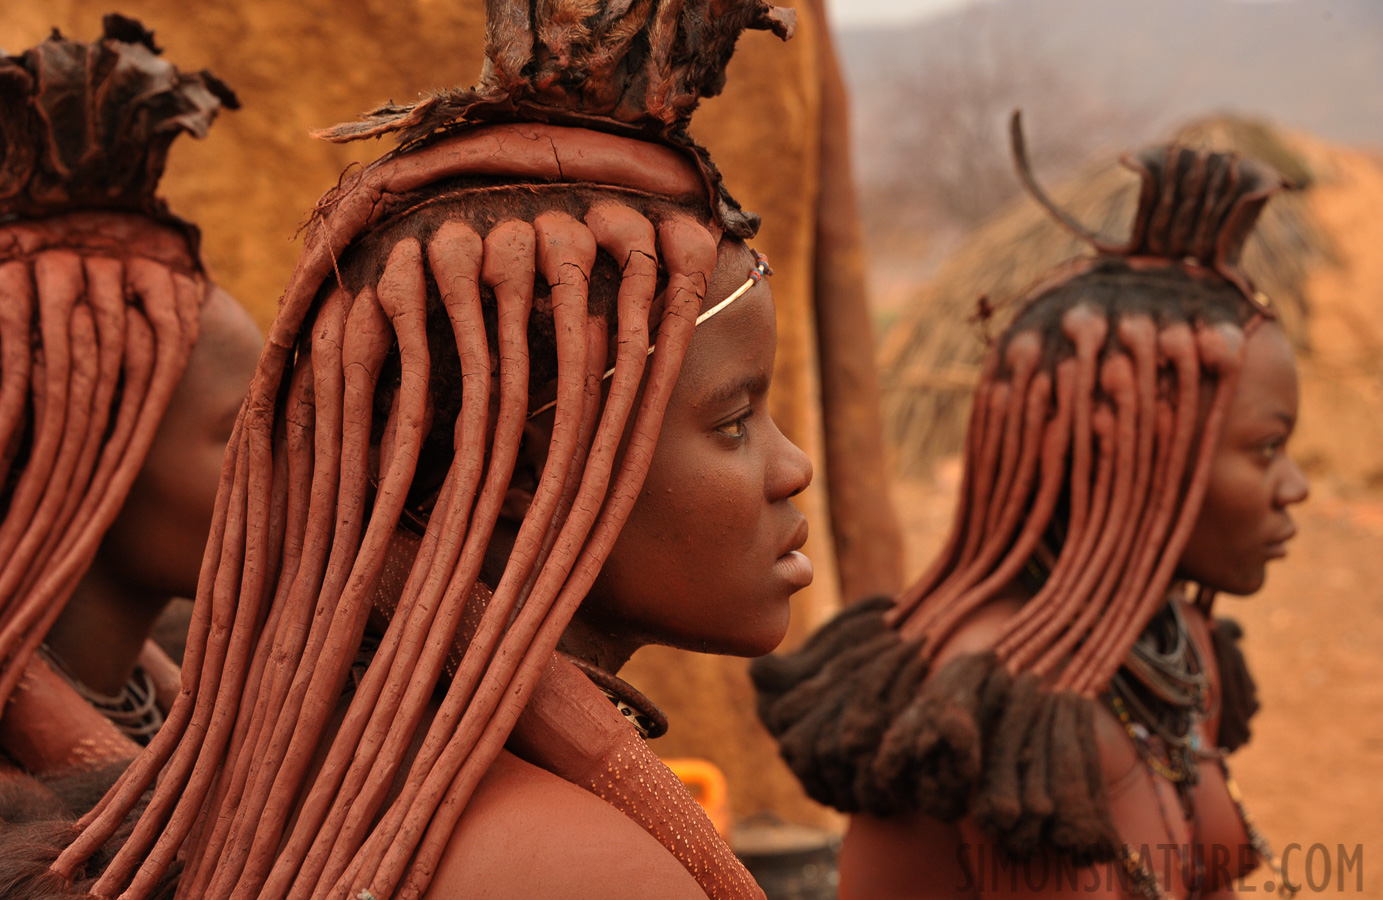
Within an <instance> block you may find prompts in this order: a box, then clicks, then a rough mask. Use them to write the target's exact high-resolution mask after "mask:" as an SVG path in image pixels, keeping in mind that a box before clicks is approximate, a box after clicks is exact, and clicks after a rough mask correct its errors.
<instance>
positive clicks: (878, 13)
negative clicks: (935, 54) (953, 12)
mask: <svg viewBox="0 0 1383 900" xmlns="http://www.w3.org/2000/svg"><path fill="white" fill-rule="evenodd" d="M972 2H975V0H826V7H827V9H828V10H829V11H830V14H831V20H832V21H833V22H835V24H836V25H843V26H847V27H848V26H851V25H878V24H882V23H884V22H902V21H907V20H909V19H920V18H922V17H923V16H928V15H934V14H935V13H938V12H944V11H946V10H950V9H956V8H958V7H961V6H967V5H969V4H970V3H972Z"/></svg>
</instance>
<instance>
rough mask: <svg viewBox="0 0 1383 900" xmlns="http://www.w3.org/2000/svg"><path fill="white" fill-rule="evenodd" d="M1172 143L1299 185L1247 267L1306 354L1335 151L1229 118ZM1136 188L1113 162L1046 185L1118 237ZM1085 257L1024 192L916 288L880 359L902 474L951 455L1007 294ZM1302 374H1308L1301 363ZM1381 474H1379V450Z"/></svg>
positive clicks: (1333, 264) (1273, 206)
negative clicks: (983, 303)
mask: <svg viewBox="0 0 1383 900" xmlns="http://www.w3.org/2000/svg"><path fill="white" fill-rule="evenodd" d="M1175 140H1177V141H1178V142H1181V143H1185V144H1190V145H1193V146H1208V147H1212V148H1214V149H1217V150H1233V151H1236V152H1238V153H1240V154H1241V155H1244V156H1249V157H1253V158H1256V159H1259V160H1262V161H1264V162H1267V163H1269V164H1270V165H1272V166H1273V167H1274V168H1276V169H1277V170H1278V171H1279V172H1280V173H1282V174H1283V175H1284V176H1286V177H1287V178H1288V179H1289V180H1291V181H1293V182H1294V183H1296V184H1297V185H1298V186H1300V188H1301V190H1300V191H1297V192H1292V193H1288V194H1285V195H1279V196H1278V197H1277V198H1275V199H1274V200H1273V201H1272V202H1271V203H1269V204H1268V207H1267V210H1266V211H1265V213H1264V214H1263V216H1262V218H1261V219H1260V220H1259V226H1258V229H1257V231H1256V233H1255V235H1254V237H1253V238H1252V239H1251V240H1250V241H1249V243H1248V245H1247V246H1246V248H1245V252H1244V268H1245V270H1246V271H1247V272H1248V273H1249V275H1250V276H1251V277H1252V278H1253V280H1254V282H1255V283H1256V285H1257V287H1258V288H1259V289H1260V290H1262V291H1263V292H1265V293H1266V294H1267V295H1268V296H1269V297H1270V298H1271V300H1272V302H1273V304H1274V306H1275V307H1276V309H1277V311H1278V314H1279V315H1280V316H1281V318H1282V321H1283V323H1284V325H1285V326H1286V328H1287V329H1288V332H1289V334H1290V335H1291V336H1292V339H1293V340H1294V342H1295V343H1296V345H1297V347H1298V349H1299V351H1300V352H1301V354H1302V357H1303V360H1304V361H1305V360H1309V359H1311V358H1313V355H1314V354H1313V352H1312V351H1313V344H1314V343H1315V336H1314V332H1313V329H1312V328H1311V327H1310V320H1311V318H1312V316H1313V315H1314V313H1315V306H1316V305H1317V303H1318V298H1317V296H1316V294H1315V293H1314V292H1313V285H1314V282H1315V281H1316V279H1315V278H1314V275H1315V274H1316V273H1317V272H1318V271H1320V270H1323V269H1333V268H1338V267H1340V266H1341V265H1342V264H1343V263H1342V259H1341V254H1340V251H1339V248H1338V246H1337V244H1338V241H1337V240H1336V237H1337V236H1336V235H1335V234H1333V233H1332V232H1331V229H1330V228H1328V227H1325V225H1324V224H1323V223H1322V221H1321V217H1320V215H1319V211H1318V210H1317V209H1316V206H1317V204H1316V198H1317V195H1318V194H1321V193H1322V192H1323V191H1325V189H1326V187H1327V186H1328V185H1331V183H1332V182H1333V181H1336V180H1338V177H1339V176H1340V174H1341V173H1340V172H1339V171H1338V168H1339V167H1338V166H1337V165H1335V164H1334V162H1333V157H1332V156H1331V155H1330V153H1329V152H1325V151H1323V148H1321V147H1320V145H1318V144H1315V143H1313V142H1311V141H1310V139H1309V138H1300V137H1298V136H1295V135H1290V134H1287V133H1285V132H1282V131H1279V130H1277V129H1275V128H1273V127H1272V126H1269V125H1266V124H1263V123H1260V122H1254V121H1248V120H1243V119H1234V118H1216V119H1210V120H1207V121H1204V122H1199V123H1196V124H1194V125H1191V126H1188V127H1186V128H1184V129H1182V130H1181V131H1180V132H1179V133H1178V134H1176V135H1175ZM1039 177H1040V173H1039ZM1137 183H1138V182H1137V179H1136V177H1135V176H1134V175H1133V174H1132V173H1130V172H1129V171H1128V170H1126V169H1124V168H1123V167H1122V166H1120V165H1119V164H1118V162H1117V160H1115V159H1112V158H1111V159H1107V160H1104V161H1102V162H1101V163H1099V164H1098V165H1096V166H1095V167H1093V168H1092V169H1090V170H1089V171H1087V172H1086V173H1085V174H1084V175H1083V176H1081V177H1078V178H1076V179H1073V180H1072V181H1070V182H1068V183H1066V184H1063V185H1056V186H1051V187H1050V188H1049V190H1050V193H1051V195H1052V197H1053V198H1054V199H1055V200H1056V201H1057V203H1058V204H1059V205H1061V206H1062V207H1063V208H1064V209H1066V210H1068V211H1070V212H1071V213H1072V214H1073V215H1074V216H1075V217H1076V218H1077V219H1078V220H1080V221H1081V222H1083V223H1085V224H1086V225H1087V226H1090V227H1093V228H1095V229H1096V230H1097V231H1099V232H1100V233H1101V234H1104V235H1107V236H1110V237H1122V236H1123V234H1124V233H1126V231H1127V228H1128V225H1127V223H1128V221H1129V218H1130V216H1131V214H1132V210H1133V205H1134V200H1135V193H1134V192H1135V189H1136V186H1137ZM1379 201H1383V197H1378V198H1375V200H1374V203H1375V208H1379V207H1378V206H1377V204H1378V203H1379ZM1381 221H1383V219H1381ZM1089 252H1090V250H1089V248H1088V247H1087V246H1086V245H1085V244H1083V243H1081V242H1080V241H1078V240H1077V239H1076V238H1074V237H1072V236H1071V235H1070V234H1069V233H1068V232H1066V231H1065V230H1063V229H1062V228H1060V227H1059V226H1057V225H1056V224H1055V223H1053V222H1052V221H1051V219H1050V218H1048V216H1047V214H1046V213H1045V212H1043V211H1042V210H1040V209H1039V208H1038V207H1037V204H1035V203H1033V202H1032V201H1031V200H1029V199H1027V198H1026V197H1024V198H1021V199H1019V200H1016V201H1015V202H1014V203H1012V204H1010V205H1009V206H1008V207H1007V208H1005V209H1004V210H1002V211H1001V212H999V213H998V214H996V215H995V216H994V217H993V218H991V219H990V220H989V221H988V222H987V223H986V224H984V225H982V226H980V227H979V228H978V229H977V230H976V231H975V232H974V233H973V234H972V235H971V236H970V237H969V238H968V239H967V240H966V241H965V242H964V243H963V244H962V245H961V247H960V249H959V250H958V251H957V252H956V253H955V254H954V255H953V256H952V257H951V258H950V259H949V260H948V261H947V262H946V263H945V264H944V265H943V266H942V267H941V269H940V270H939V271H938V273H937V275H936V276H935V277H934V278H933V279H932V280H931V281H930V282H928V283H926V284H924V285H922V286H921V287H920V288H919V289H918V290H917V292H916V294H915V296H914V297H913V300H912V302H911V303H910V304H909V305H908V307H907V308H906V310H905V311H904V312H903V314H902V316H901V317H900V319H899V321H898V323H897V324H896V325H895V326H894V327H893V328H892V329H891V330H890V332H889V333H888V334H887V335H886V336H885V339H884V343H883V346H882V348H881V360H880V368H881V382H882V387H883V405H884V427H885V429H886V432H887V435H888V438H889V440H890V441H891V443H892V444H893V446H894V447H895V448H896V450H897V457H898V467H899V470H900V472H901V473H902V474H904V475H909V474H912V475H915V474H919V473H920V472H924V471H926V470H927V469H928V468H929V467H930V466H931V465H932V464H933V463H935V462H936V461H937V460H939V459H941V458H942V457H945V456H946V455H948V454H952V453H956V452H958V451H959V449H960V444H961V440H962V437H963V435H964V429H965V422H966V419H967V417H968V415H969V406H970V392H971V388H972V387H973V385H974V383H975V380H976V378H977V377H978V374H979V364H980V360H981V356H982V355H983V352H984V339H985V336H984V333H983V332H984V330H985V329H988V330H990V331H991V332H997V330H998V329H1001V328H1002V327H1003V325H1004V324H1005V322H1006V317H1007V315H1008V314H1009V313H1010V312H1011V305H1009V304H1007V301H1009V300H1012V299H1013V298H1014V297H1015V296H1016V295H1018V294H1020V293H1021V292H1022V291H1023V289H1024V288H1026V287H1027V286H1028V285H1029V284H1030V283H1032V282H1033V281H1034V280H1035V279H1036V278H1037V277H1038V276H1040V275H1041V274H1042V273H1043V272H1045V271H1046V270H1047V269H1049V268H1051V267H1052V266H1054V265H1056V264H1058V263H1060V262H1062V261H1064V260H1067V259H1070V258H1071V257H1074V256H1078V255H1083V254H1087V253H1089ZM981 297H984V298H987V300H988V301H989V303H991V304H992V305H994V306H996V307H998V309H999V312H998V314H997V315H996V316H995V318H994V319H992V320H991V321H990V322H989V323H988V325H986V326H983V327H982V326H981V324H980V323H978V322H977V319H976V315H975V313H976V310H977V308H978V301H979V299H980V298H981ZM1365 308H1366V309H1367V310H1368V314H1369V315H1371V316H1374V317H1377V316H1378V315H1379V314H1380V313H1383V304H1378V305H1373V306H1371V307H1365ZM1381 364H1383V363H1381ZM1303 372H1304V377H1305V372H1306V368H1305V365H1304V366H1303ZM1307 393H1309V392H1307ZM1380 409H1383V407H1380ZM1380 421H1383V418H1381V419H1380ZM1378 469H1379V471H1380V473H1383V453H1380V462H1379V465H1378ZM1370 477H1371V476H1370Z"/></svg>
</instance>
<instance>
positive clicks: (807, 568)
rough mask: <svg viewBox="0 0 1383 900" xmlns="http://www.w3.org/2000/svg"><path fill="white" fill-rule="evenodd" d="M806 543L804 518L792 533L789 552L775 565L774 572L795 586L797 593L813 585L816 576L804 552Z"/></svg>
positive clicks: (805, 521)
mask: <svg viewBox="0 0 1383 900" xmlns="http://www.w3.org/2000/svg"><path fill="white" fill-rule="evenodd" d="M806 543H807V519H806V517H805V516H803V517H802V518H800V519H798V520H797V527H796V528H794V529H793V531H792V538H791V539H790V540H789V541H788V543H787V550H786V551H785V552H784V553H783V555H782V556H779V557H778V559H777V560H776V561H775V562H774V563H773V571H774V572H775V573H777V574H778V575H779V576H781V577H782V578H783V579H784V580H785V581H787V582H788V583H789V584H791V585H793V590H797V591H800V590H802V588H804V587H806V586H807V585H809V584H811V583H812V575H813V574H814V573H813V570H812V561H811V560H810V559H808V558H807V555H806V554H805V553H803V552H802V547H803V545H804V544H806Z"/></svg>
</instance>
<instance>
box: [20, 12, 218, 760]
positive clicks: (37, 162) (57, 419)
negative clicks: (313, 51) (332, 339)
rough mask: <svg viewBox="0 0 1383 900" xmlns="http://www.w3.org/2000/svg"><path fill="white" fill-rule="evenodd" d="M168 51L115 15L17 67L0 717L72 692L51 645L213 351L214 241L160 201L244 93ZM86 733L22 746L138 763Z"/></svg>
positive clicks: (54, 40)
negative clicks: (209, 251)
mask: <svg viewBox="0 0 1383 900" xmlns="http://www.w3.org/2000/svg"><path fill="white" fill-rule="evenodd" d="M158 53H159V51H158V49H157V48H156V47H155V46H154V43H153V35H152V33H150V32H148V31H146V30H145V29H144V28H143V27H142V26H141V25H140V24H139V23H138V22H136V21H134V20H132V19H125V18H122V17H120V16H114V15H112V16H107V17H106V19H105V30H104V35H103V37H102V38H101V39H100V40H98V41H96V42H94V43H92V44H84V43H79V42H75V41H70V40H67V39H65V38H63V37H62V36H61V35H59V34H57V33H56V32H55V33H54V34H53V36H52V37H51V38H49V39H48V40H47V41H44V42H43V43H42V44H40V45H39V46H37V47H35V48H33V49H32V50H29V51H28V52H27V53H24V54H22V55H20V56H13V57H0V510H3V513H4V518H3V521H2V522H0V710H5V709H6V704H7V703H8V701H9V700H10V698H11V696H12V694H14V692H15V689H16V686H17V685H19V684H20V683H21V680H22V679H28V687H27V690H28V693H29V694H31V695H34V696H42V695H44V692H45V691H48V692H50V695H51V692H53V691H58V692H62V691H67V690H68V689H67V688H66V686H65V685H64V684H63V683H62V682H61V681H60V679H58V678H57V676H56V675H54V674H53V673H52V672H51V670H48V668H47V666H46V665H45V664H44V663H43V662H42V661H40V660H37V659H34V658H33V654H34V651H35V649H36V648H37V647H38V646H39V644H40V643H41V642H42V641H43V639H44V637H45V635H46V634H47V633H48V630H49V629H50V628H51V627H52V625H53V622H54V621H55V620H56V619H57V618H58V616H59V615H60V614H61V613H62V611H63V609H64V607H65V605H66V603H67V601H68V598H69V597H70V596H71V594H72V592H73V590H74V589H75V588H76V586H77V584H78V582H79V581H80V580H81V578H82V576H83V575H84V574H85V573H86V571H87V569H88V567H89V566H90V565H91V562H92V558H93V557H94V555H95V554H96V551H97V548H98V546H99V545H100V543H101V539H102V537H103V536H104V535H105V533H106V529H107V528H109V527H110V525H111V522H112V521H113V520H114V518H115V517H116V514H117V513H118V512H119V511H120V508H121V506H122V505H123V504H124V502H125V498H126V495H127V494H128V492H129V490H130V485H131V483H132V482H133V481H134V479H135V476H136V475H138V474H139V471H140V469H141V467H142V466H143V464H144V458H145V454H146V452H147V451H148V448H149V445H150V442H151V441H152V440H153V437H154V433H155V431H156V429H157V427H158V424H159V422H160V421H161V420H162V418H163V414H164V410H165V408H166V406H167V404H168V400H169V397H170V395H171V394H172V392H173V389H174V388H175V387H176V386H177V384H178V382H179V380H180V379H181V377H182V374H183V369H184V367H185V366H186V363H187V360H188V356H189V355H190V353H191V350H192V346H193V344H194V343H195V342H196V340H197V329H198V320H199V311H200V309H201V307H202V304H203V301H204V299H205V297H206V293H207V288H208V282H207V280H206V278H205V276H204V274H203V270H202V265H201V262H200V259H199V257H198V255H197V232H196V229H195V228H193V227H192V226H191V225H188V224H187V223H185V222H182V221H181V220H179V219H177V218H175V217H174V216H172V215H171V214H170V213H169V212H168V210H167V208H166V206H165V205H164V203H163V201H162V200H160V199H159V198H158V197H156V196H155V190H156V188H157V184H158V179H159V176H160V175H161V174H162V172H163V167H164V161H165V159H166V157H167V153H168V149H169V145H170V144H171V142H172V140H173V139H174V138H175V137H177V135H178V134H180V133H182V132H184V131H187V132H191V133H192V134H193V135H195V136H198V137H200V136H202V135H204V134H205V133H206V130H207V128H208V126H209V125H210V124H211V121H212V119H213V118H214V117H215V115H216V112H217V110H218V109H219V108H220V107H221V106H230V107H232V108H234V107H235V106H236V102H235V97H234V95H233V94H231V93H230V91H229V90H227V89H226V88H225V87H224V85H222V84H221V83H220V82H219V81H217V80H216V79H215V78H214V77H213V76H211V75H210V74H208V73H205V72H203V73H199V74H185V73H180V72H178V70H177V69H176V68H174V67H173V66H172V65H171V64H170V63H168V62H166V61H164V60H162V59H160V58H159V56H158ZM68 692H69V693H70V691H68ZM81 707H82V709H83V710H85V709H86V707H85V705H84V704H81ZM8 713H9V714H13V713H14V709H13V708H11V709H10V710H9V711H8ZM53 715H56V711H53ZM86 724H87V726H88V727H89V728H90V729H91V731H90V732H89V733H87V734H81V735H68V736H67V737H68V739H69V740H68V743H67V745H65V746H61V747H59V746H57V745H53V746H49V747H47V749H46V750H44V749H43V748H33V747H31V748H28V749H30V750H32V751H33V753H32V754H29V753H28V752H26V750H23V749H19V748H16V747H14V746H11V747H9V748H8V749H9V750H10V751H11V752H12V753H13V754H14V755H16V756H19V757H25V756H29V755H32V756H33V757H34V758H21V759H20V760H19V761H20V762H21V763H23V764H25V765H26V766H31V767H34V768H35V769H38V770H41V769H45V768H49V767H62V766H70V765H73V764H77V763H89V762H94V761H98V760H101V759H106V758H122V759H123V758H128V757H129V756H130V755H132V754H133V752H134V750H135V747H134V745H133V744H131V743H129V742H128V741H127V740H124V739H123V738H121V736H120V735H119V733H118V732H116V731H115V730H114V729H113V727H111V726H110V725H109V723H107V722H105V720H104V719H102V718H101V717H100V716H99V715H97V714H95V713H94V711H92V712H91V716H90V721H89V722H88V723H86ZM49 730H50V731H51V729H49ZM47 752H51V753H54V754H56V756H48V757H47V758H39V757H43V756H44V754H45V753H47Z"/></svg>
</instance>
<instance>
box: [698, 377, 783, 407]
mask: <svg viewBox="0 0 1383 900" xmlns="http://www.w3.org/2000/svg"><path fill="white" fill-rule="evenodd" d="M767 391H768V373H767V372H756V373H754V374H752V375H742V376H740V377H738V378H734V379H731V380H730V381H725V382H722V383H720V384H718V385H716V386H715V387H714V388H712V389H711V390H709V391H707V392H706V393H705V394H703V395H702V396H701V397H700V398H699V399H697V401H696V402H695V403H694V404H692V405H693V406H695V407H696V408H698V409H708V408H713V407H717V406H723V405H725V404H727V403H730V402H733V401H734V400H737V399H739V398H740V397H743V396H745V395H746V394H747V395H749V396H751V397H753V396H757V395H759V394H763V393H767Z"/></svg>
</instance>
